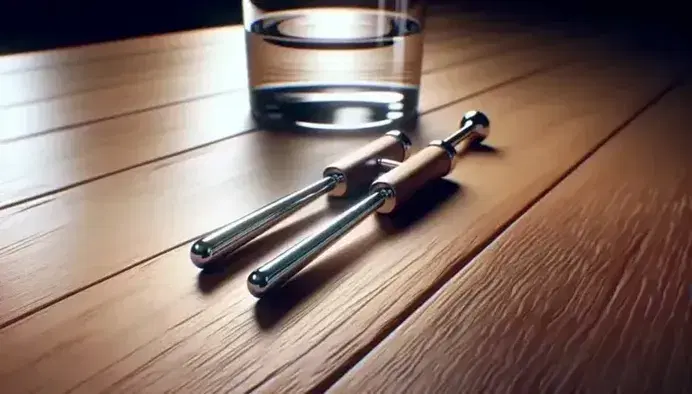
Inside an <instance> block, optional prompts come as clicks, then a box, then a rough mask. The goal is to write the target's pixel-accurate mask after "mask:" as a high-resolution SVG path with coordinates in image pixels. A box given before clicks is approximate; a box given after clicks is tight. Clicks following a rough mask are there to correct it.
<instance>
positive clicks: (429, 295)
mask: <svg viewBox="0 0 692 394" xmlns="http://www.w3.org/2000/svg"><path fill="white" fill-rule="evenodd" d="M681 84H682V79H680V78H678V79H676V80H675V81H673V82H672V83H671V84H670V85H668V86H667V87H665V88H664V89H663V90H662V91H661V92H659V94H657V95H656V96H654V97H653V98H652V99H651V100H650V101H649V102H647V103H646V105H644V106H643V107H642V108H640V109H639V110H638V111H637V112H635V113H634V114H633V115H632V116H631V117H630V118H628V119H627V120H626V121H625V122H623V123H622V124H621V125H619V126H618V127H617V128H615V129H614V130H613V131H612V132H611V133H609V134H608V135H607V136H606V137H605V138H604V139H603V140H602V141H601V142H599V143H598V144H596V145H595V146H594V147H593V148H592V149H591V150H590V151H589V152H588V153H586V154H585V155H584V156H583V157H582V158H581V159H580V160H578V161H576V162H575V163H574V164H573V165H572V166H571V167H570V168H569V169H568V170H567V171H565V172H564V173H563V174H562V175H561V176H560V177H558V178H556V179H555V181H554V182H553V183H552V184H551V185H550V186H549V187H547V188H546V189H544V190H543V191H542V192H541V193H539V194H538V195H536V196H535V197H534V198H533V199H532V200H530V201H529V202H528V204H526V205H525V206H524V207H522V209H521V210H519V211H517V212H516V214H515V215H513V216H512V217H510V218H509V220H507V221H506V222H505V223H503V224H502V225H501V226H499V227H498V229H497V231H496V232H495V233H493V234H492V236H490V237H488V238H487V239H485V240H483V241H482V242H480V243H479V244H478V245H477V246H476V247H475V248H473V249H472V252H471V253H469V254H468V255H466V256H465V257H464V258H463V259H462V260H460V261H459V262H458V263H457V264H456V265H455V266H454V267H453V268H452V269H450V270H448V271H447V272H445V275H444V277H443V278H441V279H440V280H439V281H437V282H436V283H435V284H434V285H432V286H431V287H429V288H428V290H427V291H426V292H425V293H423V294H421V296H420V297H419V298H418V299H416V300H415V301H414V302H413V303H412V304H411V305H409V307H408V308H407V309H406V310H405V311H404V312H403V313H402V314H401V315H400V316H397V319H396V320H395V323H394V324H393V325H392V326H390V327H385V328H384V329H383V330H382V331H381V333H380V334H381V335H380V337H378V338H377V339H376V340H374V341H373V342H371V343H369V344H368V346H367V347H363V348H362V349H360V351H359V352H358V353H357V354H354V355H353V357H351V358H350V359H348V360H345V361H344V363H343V364H342V368H341V369H338V370H335V371H334V372H333V373H332V374H331V375H329V376H328V377H327V378H326V379H325V380H323V381H322V382H321V383H320V384H318V385H317V386H315V391H316V392H326V391H327V390H329V388H330V387H332V386H333V385H334V384H336V383H337V381H338V380H339V378H340V377H341V376H343V375H344V374H346V373H347V372H348V371H350V370H351V369H353V367H354V366H355V365H356V364H358V362H360V360H362V359H364V358H365V357H367V355H368V354H369V353H371V352H372V351H373V350H374V349H375V348H376V347H377V346H378V344H379V343H381V342H382V341H384V340H385V339H386V338H387V337H389V336H391V335H392V334H394V333H395V331H396V329H397V327H399V326H401V325H402V324H404V323H405V322H406V321H407V320H408V319H409V317H410V316H411V315H412V314H413V313H414V312H415V311H416V310H418V309H420V308H421V307H422V306H423V305H425V303H426V302H428V301H429V300H430V299H433V298H434V296H435V294H437V293H439V292H440V291H441V289H442V288H443V287H444V285H445V284H446V283H447V282H449V281H450V280H451V279H452V278H453V277H454V276H455V275H457V274H458V273H459V272H460V271H461V270H462V269H463V268H464V267H467V266H468V264H469V263H470V262H471V261H473V259H474V258H475V257H476V256H477V255H478V254H480V253H481V252H483V250H484V249H485V248H487V247H488V245H490V244H492V243H493V242H494V241H495V240H496V239H497V238H498V237H499V236H501V235H502V234H503V233H504V232H505V231H506V230H507V229H508V228H509V227H510V226H511V225H512V224H513V223H515V222H516V221H517V220H519V219H520V218H521V217H522V216H524V215H525V214H526V213H527V212H528V211H529V210H530V209H531V207H533V206H534V205H536V204H537V203H538V202H539V201H540V200H541V199H542V198H543V197H545V196H546V195H547V194H548V193H550V192H551V191H552V190H553V189H555V187H557V186H558V185H559V184H560V183H562V182H563V181H564V180H565V178H567V177H568V176H569V175H570V174H572V173H574V171H575V170H577V169H578V168H579V167H580V166H581V165H582V164H584V162H586V161H587V160H588V159H589V158H590V157H591V156H593V155H594V154H595V153H596V152H597V151H598V150H599V149H601V148H602V147H603V146H604V145H605V144H607V143H608V142H609V141H610V140H612V139H613V137H615V136H616V135H617V134H618V133H620V132H621V131H622V130H623V129H624V128H625V127H627V126H628V125H629V124H631V123H632V122H633V121H635V120H636V118H638V117H639V116H640V115H641V114H643V113H644V112H646V111H647V110H648V109H650V108H651V107H653V106H654V105H656V104H657V103H658V102H659V101H661V99H663V97H665V96H666V95H667V94H669V93H670V92H672V91H673V90H674V89H675V88H677V87H679V86H681Z"/></svg>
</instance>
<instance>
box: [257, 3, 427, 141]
mask: <svg viewBox="0 0 692 394" xmlns="http://www.w3.org/2000/svg"><path fill="white" fill-rule="evenodd" d="M424 14H425V3H424V1H422V0H408V1H407V0H292V1H291V0H243V24H244V26H245V35H246V48H247V67H248V78H249V89H250V101H251V108H252V114H253V117H254V118H255V119H256V121H257V122H258V123H259V124H260V125H261V126H263V127H270V128H272V127H279V128H284V129H285V128H290V129H299V130H300V129H302V130H317V131H333V130H339V131H345V132H350V131H353V132H355V131H363V130H367V131H374V130H390V129H393V128H399V127H401V126H403V125H404V124H405V123H406V122H408V121H410V120H412V119H415V117H416V116H417V112H418V96H419V90H420V89H419V88H420V78H421V62H422V56H423V38H422V33H423V25H424V23H423V22H424Z"/></svg>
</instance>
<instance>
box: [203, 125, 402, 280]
mask: <svg viewBox="0 0 692 394" xmlns="http://www.w3.org/2000/svg"><path fill="white" fill-rule="evenodd" d="M410 147H411V141H410V140H409V139H408V137H407V136H406V135H405V134H404V133H402V132H400V131H397V130H394V131H390V132H388V133H386V134H385V135H383V136H381V137H380V138H378V139H376V140H374V141H372V142H370V143H368V144H367V145H365V146H363V147H361V148H360V149H357V150H355V151H353V152H351V153H350V154H348V155H346V156H344V157H343V158H341V159H340V160H338V161H336V162H335V163H332V164H331V165H329V166H327V167H325V169H324V171H323V174H322V175H323V178H322V179H320V180H319V181H317V182H315V183H313V184H311V185H308V186H306V187H304V188H302V189H300V190H298V191H296V192H294V193H292V194H289V195H288V196H285V197H283V198H280V199H278V200H276V201H274V202H272V203H270V204H268V205H265V206H264V207H262V208H260V209H258V210H256V211H254V212H252V213H250V214H248V215H246V216H243V217H241V218H240V219H237V220H235V221H233V222H231V223H229V224H227V225H225V226H223V227H221V228H219V229H217V230H215V231H213V232H212V233H210V234H208V235H206V236H205V237H202V238H201V239H199V240H197V241H196V242H195V243H193V244H192V247H191V249H190V259H191V260H192V262H193V263H194V264H195V265H196V266H197V267H199V268H205V267H207V266H209V265H210V263H211V262H212V261H215V260H217V259H218V258H219V257H221V256H225V255H227V254H229V253H232V252H233V251H235V250H237V249H238V248H240V247H241V246H243V245H245V244H246V243H248V242H250V241H251V240H252V239H254V238H256V237H257V236H259V235H260V234H262V233H264V232H266V231H267V230H269V229H270V228H271V227H273V226H274V225H276V224H277V223H278V222H280V221H281V220H283V219H285V218H286V217H288V216H289V215H291V214H292V213H294V212H296V211H298V210H299V209H300V208H302V207H304V206H305V205H307V204H308V203H310V202H312V201H314V200H316V199H317V198H319V197H320V196H323V195H325V194H329V195H331V196H334V197H342V196H346V195H348V194H350V193H351V191H354V190H357V189H358V188H359V186H361V184H362V186H367V184H368V183H370V182H371V181H372V180H373V179H375V178H376V177H377V176H378V175H379V174H381V173H382V172H383V171H386V170H388V169H389V168H390V167H389V166H388V164H390V163H391V162H396V161H403V160H405V159H406V158H407V157H408V154H409V149H410ZM380 161H382V163H381V162H380Z"/></svg>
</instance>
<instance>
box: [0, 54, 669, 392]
mask: <svg viewBox="0 0 692 394" xmlns="http://www.w3.org/2000/svg"><path fill="white" fill-rule="evenodd" d="M670 80H671V73H670V72H669V71H668V70H663V69H653V68H651V67H644V66H643V65H642V64H641V63H635V62H630V63H624V64H623V63H619V62H616V61H615V59H614V58H609V59H603V60H602V61H594V62H593V63H591V64H586V63H579V64H576V65H572V66H565V67H562V68H559V69H557V70H553V71H551V72H546V73H542V74H539V75H535V76H533V77H531V78H527V79H524V80H521V81H517V82H515V83H513V84H509V85H506V86H503V87H500V88H498V89H496V90H493V91H490V92H487V93H484V94H482V95H480V96H478V97H475V98H473V99H469V100H466V101H462V102H458V103H456V104H453V105H448V106H446V107H445V108H442V109H440V110H438V111H435V112H432V113H430V114H428V115H426V116H424V117H423V118H422V120H421V123H422V124H421V128H420V130H418V132H417V133H415V134H413V135H412V137H413V138H414V140H415V141H416V142H417V143H418V144H422V143H424V142H427V141H429V140H431V139H435V138H441V137H444V136H445V135H446V134H447V133H448V132H449V131H450V129H451V128H453V127H454V126H455V125H456V123H457V121H458V117H459V116H460V114H461V113H462V112H463V111H465V110H468V109H469V108H482V109H483V110H484V111H487V112H488V113H489V114H490V116H491V119H493V121H494V123H493V134H491V136H490V138H489V139H488V144H489V145H490V146H492V147H493V148H494V150H493V151H494V152H495V153H494V154H492V153H487V154H482V153H480V152H479V153H478V154H473V155H468V156H467V157H465V158H464V159H463V161H462V162H461V163H460V164H459V166H458V167H457V168H456V169H455V171H453V173H452V174H451V175H450V176H449V180H448V181H444V182H440V183H437V184H435V185H433V186H432V189H428V190H427V191H425V192H421V194H419V199H418V200H416V201H414V202H412V204H413V205H411V206H410V210H409V211H408V212H407V214H406V215H405V216H399V217H393V218H389V219H387V218H379V219H378V218H376V217H371V218H369V219H366V220H365V221H364V222H363V223H362V224H361V225H359V226H358V227H357V228H356V229H354V230H353V231H352V232H351V233H350V234H348V235H347V236H346V237H345V238H344V239H342V240H341V241H339V242H338V243H337V244H335V245H334V248H333V249H331V250H330V251H328V252H327V253H326V254H325V255H323V256H322V257H321V258H320V259H318V260H317V261H316V262H315V264H314V265H313V266H311V267H309V268H308V269H307V270H306V271H305V272H303V273H302V274H300V275H299V276H298V277H296V278H295V279H294V280H293V281H292V282H291V283H290V284H289V285H288V286H287V287H286V288H285V289H283V291H282V292H281V295H280V297H279V298H276V299H269V300H267V301H266V302H259V303H257V302H256V301H255V300H254V299H253V298H252V297H251V296H250V295H249V294H248V293H247V289H246V286H245V279H246V277H247V274H248V273H249V271H250V270H251V269H253V268H254V265H256V264H258V263H259V262H260V261H261V260H262V259H265V258H269V257H271V256H272V255H275V254H276V253H277V252H278V251H279V250H280V249H282V248H284V247H285V246H287V245H288V244H290V243H292V242H295V241H296V240H297V238H299V237H300V236H301V235H302V234H305V232H307V231H308V228H307V227H308V224H315V223H319V222H324V220H326V219H327V218H329V217H331V216H332V215H333V212H334V211H335V210H330V209H329V206H330V204H329V203H328V202H327V201H325V200H319V201H317V202H315V203H313V204H311V205H309V206H308V207H307V208H306V209H305V210H304V211H302V212H301V213H300V214H299V215H297V216H295V217H293V218H291V219H289V220H288V221H286V222H284V223H282V224H281V225H280V226H279V227H278V228H277V229H276V230H275V231H273V232H272V233H270V234H268V235H266V236H265V237H262V238H260V239H259V240H257V241H256V242H253V243H251V244H250V245H248V246H247V247H246V248H245V249H244V250H245V252H244V253H241V254H240V255H238V256H236V257H234V259H233V261H232V263H233V268H232V269H230V270H228V271H227V272H225V273H221V274H217V275H205V274H200V275H198V271H197V270H196V269H195V268H194V267H193V265H192V264H191V263H190V262H189V261H188V247H189V244H188V242H187V241H188V240H190V239H191V238H192V237H194V236H197V235H199V234H201V233H202V232H204V231H207V230H209V229H212V228H215V227H217V226H219V225H221V224H222V223H224V222H226V221H227V220H229V219H231V218H233V217H237V216H238V215H240V214H242V213H245V212H248V211H250V210H251V209H254V208H257V207H258V206H260V205H262V204H264V203H266V202H268V201H270V200H271V199H273V198H275V197H278V196H279V195H281V194H282V193H285V191H286V190H291V189H294V188H295V187H296V186H298V185H302V184H304V183H307V182H309V181H312V180H314V176H315V173H316V172H317V171H316V170H317V169H318V168H320V167H321V166H322V165H323V164H326V163H327V162H328V161H331V160H332V159H333V158H335V157H337V156H338V154H339V152H341V151H343V150H348V149H350V147H352V146H357V145H359V144H360V143H362V141H361V140H357V139H354V140H338V141H337V140H334V139H332V138H329V139H323V140H322V139H315V138H314V137H312V138H311V137H308V136H300V135H288V134H282V133H278V134H272V135H269V134H267V133H256V134H254V133H253V134H249V135H246V136H242V137H238V138H236V139H234V140H233V143H232V144H225V143H219V144H215V145H214V146H212V147H209V148H205V149H200V150H198V151H196V152H195V153H194V154H191V155H188V156H177V157H175V158H172V159H170V160H165V161H161V162H160V163H157V164H156V165H152V166H146V167H141V168H137V169H134V170H131V171H127V172H125V173H123V174H120V175H116V176H111V177H109V178H107V179H104V180H103V181H99V182H94V183H91V184H89V185H85V186H84V187H80V188H77V189H74V190H71V191H68V192H66V193H64V194H58V195H56V196H51V197H50V198H48V199H46V200H42V201H36V202H35V203H34V205H33V206H26V207H21V208H20V207H15V208H10V209H6V210H4V211H2V214H3V216H2V218H0V223H1V224H0V225H1V226H2V228H1V229H0V231H2V234H3V237H2V239H3V240H4V239H6V238H8V237H9V238H10V239H9V242H8V243H7V244H6V246H5V247H4V248H3V254H2V256H1V257H0V259H2V260H1V261H0V264H1V265H2V266H3V267H4V268H6V269H5V270H3V271H2V275H3V276H2V277H1V278H0V281H2V283H3V284H8V285H7V286H5V285H4V286H3V287H2V290H0V291H2V297H1V298H0V299H1V300H2V304H1V306H2V317H3V320H4V321H5V322H8V321H12V320H17V318H18V317H20V316H22V315H23V314H25V313H27V312H29V311H32V310H36V308H37V307H38V306H40V305H43V304H45V303H46V302H47V301H48V300H51V299H56V297H64V296H65V295H66V294H70V293H71V292H74V291H77V290H79V289H82V288H84V287H87V286H89V288H86V289H84V290H83V291H81V292H79V293H78V294H75V295H74V296H72V297H68V298H65V299H63V300H62V301H60V302H58V303H55V304H54V305H52V306H50V307H48V308H45V309H42V310H40V311H37V312H36V313H34V314H32V315H31V316H28V317H26V318H25V319H22V320H18V321H15V322H14V324H11V325H9V326H6V327H5V328H4V329H3V330H2V331H0V348H2V349H3V357H2V358H0V377H1V379H2V381H3V382H4V384H5V385H6V387H9V388H10V391H16V392H24V391H46V392H54V391H63V390H74V391H76V392H88V393H91V392H95V391H99V390H104V389H108V390H110V391H113V392H141V391H157V392H159V391H164V390H167V389H179V390H186V391H195V392H199V391H204V390H222V389H225V390H229V389H233V390H236V391H243V390H248V389H259V390H260V391H265V392H295V391H305V390H308V389H310V388H323V387H326V386H325V385H328V384H330V383H331V382H332V381H333V380H334V379H335V377H336V376H338V375H339V374H340V372H342V371H343V370H344V369H345V368H348V366H349V365H350V364H352V363H353V362H355V360H357V359H358V358H359V357H360V356H361V355H362V354H364V353H365V352H367V351H368V350H369V349H370V348H371V347H372V346H374V344H375V343H376V342H377V341H379V340H380V339H381V338H382V335H383V333H385V332H387V331H388V330H389V328H390V327H392V326H393V325H396V324H397V323H398V322H399V321H401V320H402V319H403V318H404V317H405V316H406V315H408V314H409V313H410V310H411V308H415V307H416V306H417V305H419V304H420V303H421V302H422V300H423V299H425V298H426V297H427V295H428V293H429V292H430V289H431V288H434V287H435V286H439V285H440V284H441V283H442V282H444V281H445V279H447V278H448V277H449V276H450V275H451V274H452V273H453V272H456V270H457V269H458V268H459V261H461V260H463V259H464V258H465V256H470V255H473V254H474V253H476V252H477V251H478V249H479V248H481V247H482V246H483V245H484V242H485V240H487V239H488V238H490V237H492V236H493V235H494V234H495V233H496V232H497V231H498V230H499V229H501V228H503V226H505V225H506V223H508V222H510V221H511V220H512V219H513V217H514V216H515V215H516V214H517V212H519V211H520V210H521V209H522V208H523V207H524V206H526V205H527V204H528V203H530V202H531V201H532V200H534V199H536V198H537V197H538V196H540V195H541V193H543V191H544V190H545V189H546V188H548V187H550V186H551V185H552V184H554V183H555V182H556V181H557V180H558V179H560V177H561V176H562V174H563V173H564V172H565V171H567V170H568V169H569V168H571V167H572V166H574V165H575V163H577V162H578V161H579V160H581V158H582V157H583V156H584V155H585V154H587V153H588V152H589V151H590V150H592V149H593V148H594V147H595V146H596V145H598V144H599V143H601V142H602V141H603V140H604V139H605V138H607V137H608V136H609V135H610V134H611V132H612V131H613V130H614V129H616V128H617V127H618V126H619V125H620V124H622V123H623V122H625V121H626V120H627V119H628V118H629V117H631V116H632V114H633V113H635V112H636V111H637V110H638V109H640V108H641V107H643V106H644V105H646V104H647V103H648V101H649V100H651V98H652V97H654V96H655V95H656V94H658V93H659V92H660V91H661V90H662V89H664V87H665V86H666V85H668V84H669V83H670ZM564 81H570V82H571V83H569V84H565V83H563V82H564ZM495 114H502V115H501V116H499V115H498V116H494V115H495ZM305 157H311V158H314V161H311V162H310V163H309V166H308V165H306V161H305ZM548 161H550V163H551V165H550V166H547V165H545V163H546V162H548ZM243 162H247V163H250V162H252V163H253V167H252V169H251V168H250V167H244V166H239V165H238V163H243ZM220 169H223V170H220ZM205 174H214V176H204V175H205ZM269 174H271V176H269ZM270 179H271V180H270ZM459 184H461V186H458V185H459ZM426 196H427V197H426ZM432 196H435V197H434V198H433V197H432ZM436 198H437V200H436ZM331 205H332V208H335V207H338V206H339V204H331ZM104 208H108V209H104ZM210 212H214V214H210ZM450 218H454V220H450ZM11 226H13V231H12V232H9V231H8V229H9V228H10V227H11ZM54 245H59V246H60V247H59V248H56V247H55V246H54ZM175 245H181V246H180V247H177V248H174V246H175ZM162 251H163V252H162ZM48 253H49V254H50V255H51V256H52V259H51V264H48V263H46V261H45V259H44V258H43V257H44V256H46V254H48ZM145 260H146V263H144V264H139V265H137V266H136V267H133V268H131V269H129V270H126V271H123V272H122V273H120V274H119V275H117V276H114V277H112V278H110V279H108V277H107V276H108V275H113V274H115V273H117V272H120V271H122V270H124V269H126V268H127V267H132V266H133V265H134V264H135V263H137V262H141V261H145ZM56 262H62V263H56ZM250 265H252V266H250ZM39 267H40V269H39ZM27 272H31V275H26V273H27ZM97 278H98V279H97ZM94 280H99V281H101V283H98V284H94V285H93V286H92V285H91V284H93V282H94ZM36 376H41V379H36Z"/></svg>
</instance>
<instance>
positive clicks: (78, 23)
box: [0, 0, 692, 54]
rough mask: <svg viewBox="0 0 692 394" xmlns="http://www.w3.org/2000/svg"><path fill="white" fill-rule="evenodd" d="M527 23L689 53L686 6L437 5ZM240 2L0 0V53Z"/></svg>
mask: <svg viewBox="0 0 692 394" xmlns="http://www.w3.org/2000/svg"><path fill="white" fill-rule="evenodd" d="M431 3H433V4H443V3H445V4H450V5H454V6H455V7H458V8H460V9H462V10H464V9H468V10H470V11H475V12H484V13H488V14H495V15H498V16H502V17H511V18H514V19H517V20H522V21H524V22H525V23H551V24H555V23H559V24H562V25H564V26H565V27H566V28H588V29H607V30H610V31H613V30H617V31H618V32H621V33H622V34H621V36H622V37H623V38H624V41H623V42H625V43H627V44H628V45H645V46H656V47H664V48H666V49H674V50H687V49H688V48H689V44H688V41H692V40H690V37H691V35H690V30H691V29H690V27H689V26H688V25H689V24H690V23H689V22H688V17H687V16H688V13H687V8H688V6H687V5H686V4H685V2H682V1H673V0H660V1H657V2H636V1H624V0H602V1H598V0H585V1H547V0H518V1H511V0H468V1H465V0H459V1H449V0H436V1H431ZM240 10H241V2H240V1H239V0H199V1H194V0H168V1H161V0H150V1H147V0H139V1H135V0H118V1H98V2H94V1H84V0H62V1H54V0H0V54H8V53H16V52H22V51H32V50H40V49H48V48H56V47H64V46H73V45H81V44H88V43H94V42H102V41H109V40H115V39H123V38H129V37H136V36H142V35H150V34H159V33H165V32H172V31H181V30H190V29H197V28H203V27H214V26H223V25H227V24H234V23H239V22H240V21H241V12H240Z"/></svg>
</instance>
